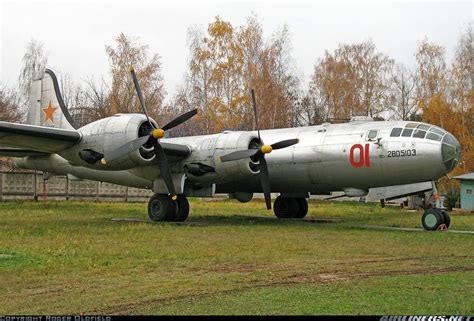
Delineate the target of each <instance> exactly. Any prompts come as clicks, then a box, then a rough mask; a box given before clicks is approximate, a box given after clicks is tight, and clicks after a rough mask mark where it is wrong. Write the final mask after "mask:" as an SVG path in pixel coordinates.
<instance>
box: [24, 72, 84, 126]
mask: <svg viewBox="0 0 474 321" xmlns="http://www.w3.org/2000/svg"><path fill="white" fill-rule="evenodd" d="M27 123H28V124H30V125H37V126H46V127H54V128H63V129H70V130H74V129H77V126H76V125H75V123H74V120H73V119H72V117H71V114H69V111H68V110H67V107H66V106H65V104H64V101H63V98H62V96H61V92H60V91H59V84H58V79H57V78H56V75H55V74H54V73H53V72H52V71H51V70H49V69H46V70H45V71H44V73H43V74H42V75H41V78H39V79H36V80H34V81H33V83H32V85H31V91H30V101H29V105H28V117H27Z"/></svg>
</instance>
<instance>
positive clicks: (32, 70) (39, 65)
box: [18, 39, 48, 106]
mask: <svg viewBox="0 0 474 321" xmlns="http://www.w3.org/2000/svg"><path fill="white" fill-rule="evenodd" d="M22 63H23V65H22V67H21V71H20V76H19V78H18V82H19V88H20V96H21V98H22V99H21V104H22V105H23V106H26V105H27V104H28V102H29V100H30V88H31V84H32V82H33V80H34V79H35V78H36V77H38V76H40V75H41V73H42V72H43V71H44V69H45V68H46V64H47V63H48V55H47V54H46V52H45V50H44V48H43V44H42V43H41V42H39V41H37V40H35V39H31V41H30V42H29V43H28V45H27V46H26V52H25V54H24V55H23V59H22Z"/></svg>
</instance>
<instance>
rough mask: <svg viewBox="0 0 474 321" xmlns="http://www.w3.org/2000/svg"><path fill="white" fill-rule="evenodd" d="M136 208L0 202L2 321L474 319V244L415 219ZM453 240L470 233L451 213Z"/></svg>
mask: <svg viewBox="0 0 474 321" xmlns="http://www.w3.org/2000/svg"><path fill="white" fill-rule="evenodd" d="M117 217H119V218H146V204H144V203H85V202H50V203H49V207H48V208H44V207H43V205H42V203H34V202H1V203H0V314H36V313H41V314H69V313H81V314H99V313H100V314H102V313H104V314H435V315H443V314H448V315H451V314H474V235H472V234H456V233H449V232H424V231H420V232H407V231H392V230H386V231H383V230H371V229H364V228H360V227H356V226H357V225H381V226H396V227H420V226H421V223H420V217H421V212H418V213H409V212H402V211H400V210H399V209H397V208H386V209H381V208H380V207H378V206H377V205H376V204H360V203H343V202H317V203H312V204H311V206H310V213H309V215H308V217H309V218H334V219H340V221H337V222H334V223H311V222H308V221H301V220H278V219H276V218H274V216H273V214H272V213H271V212H266V211H265V210H264V204H263V203H262V202H260V201H252V202H250V203H247V204H240V203H237V202H235V201H219V202H205V201H200V200H191V214H190V217H189V219H188V221H187V223H185V224H173V223H162V224H150V223H146V222H115V221H112V220H111V219H112V218H117ZM451 219H452V225H451V229H453V230H474V216H473V215H453V216H452V217H451Z"/></svg>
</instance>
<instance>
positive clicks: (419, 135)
mask: <svg viewBox="0 0 474 321" xmlns="http://www.w3.org/2000/svg"><path fill="white" fill-rule="evenodd" d="M425 134H426V132H425V131H424V130H419V129H416V130H415V132H414V133H413V137H415V138H425Z"/></svg>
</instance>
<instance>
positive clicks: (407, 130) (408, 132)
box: [402, 128, 413, 137]
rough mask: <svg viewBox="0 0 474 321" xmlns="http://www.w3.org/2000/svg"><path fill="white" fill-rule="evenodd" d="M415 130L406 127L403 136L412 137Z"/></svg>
mask: <svg viewBox="0 0 474 321" xmlns="http://www.w3.org/2000/svg"><path fill="white" fill-rule="evenodd" d="M412 132H413V129H407V128H405V129H404V130H403V133H402V137H410V136H411V133H412Z"/></svg>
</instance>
